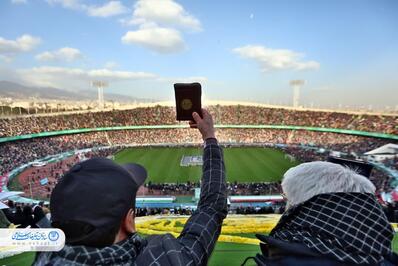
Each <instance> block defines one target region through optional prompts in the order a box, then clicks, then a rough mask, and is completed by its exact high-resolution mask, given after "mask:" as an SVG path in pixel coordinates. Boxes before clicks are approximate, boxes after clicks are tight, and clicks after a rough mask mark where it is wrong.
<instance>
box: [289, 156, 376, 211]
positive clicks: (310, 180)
mask: <svg viewBox="0 0 398 266" xmlns="http://www.w3.org/2000/svg"><path fill="white" fill-rule="evenodd" d="M282 189H283V192H284V193H285V195H286V197H287V205H288V207H291V206H294V205H297V204H300V203H302V202H304V201H307V200H309V199H310V198H312V197H313V196H316V195H318V194H324V193H336V192H360V193H375V191H376V188H375V186H374V185H373V183H372V182H371V181H370V180H369V179H367V178H366V177H364V176H362V175H359V174H357V173H356V172H355V171H353V170H351V169H349V168H347V167H344V166H341V165H339V164H334V163H329V162H321V161H316V162H310V163H303V164H300V165H298V166H296V167H292V168H290V169H289V170H288V171H287V172H286V173H285V175H284V177H283V181H282Z"/></svg>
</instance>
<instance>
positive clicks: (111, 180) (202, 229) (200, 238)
mask: <svg viewBox="0 0 398 266" xmlns="http://www.w3.org/2000/svg"><path fill="white" fill-rule="evenodd" d="M202 113H203V119H202V118H201V117H200V116H199V114H197V113H193V118H194V120H195V121H192V122H191V123H190V126H191V127H192V128H198V129H199V131H200V133H201V135H202V137H203V140H204V153H203V174H202V185H201V196H200V200H199V203H198V208H197V210H196V211H195V212H194V213H193V214H192V216H191V217H190V218H189V219H188V220H187V223H186V224H185V226H184V229H183V231H182V232H181V234H180V236H179V237H177V238H174V237H173V236H172V235H171V234H165V235H156V236H149V237H148V238H146V239H144V238H141V237H140V236H138V234H137V232H136V230H135V213H134V210H135V195H136V191H137V190H138V188H139V186H140V185H142V184H143V183H144V181H145V179H146V170H145V169H144V168H143V167H142V166H140V165H137V164H126V165H122V166H121V165H117V164H116V163H114V162H113V161H111V160H108V159H105V158H95V159H91V160H87V161H85V162H81V163H78V164H76V165H74V166H73V167H72V168H71V169H70V170H69V172H68V173H67V174H66V175H65V176H64V177H63V178H62V179H61V180H60V181H59V183H58V184H57V186H56V187H55V189H54V191H53V192H52V195H51V205H50V206H51V213H52V225H53V226H54V227H57V228H60V229H62V230H63V231H64V232H65V235H66V245H65V247H64V248H63V249H62V250H61V251H59V252H47V253H46V252H43V253H40V254H38V255H37V257H36V260H35V265H105V264H106V265H184V266H185V265H206V264H207V261H208V259H209V257H210V254H211V252H212V251H213V249H214V245H215V243H216V241H217V239H218V236H219V235H220V231H221V225H222V222H223V220H224V218H225V217H226V215H227V195H226V184H225V166H224V161H223V155H222V150H221V148H220V146H219V145H218V143H217V140H216V138H215V131H214V126H213V119H212V117H211V115H210V114H209V113H208V112H207V110H205V109H203V110H202Z"/></svg>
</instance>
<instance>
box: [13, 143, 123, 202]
mask: <svg viewBox="0 0 398 266" xmlns="http://www.w3.org/2000/svg"><path fill="white" fill-rule="evenodd" d="M119 150H120V148H119V147H109V148H106V149H100V150H99V149H95V150H91V151H86V152H84V153H80V154H76V155H72V156H70V157H67V158H63V159H62V160H60V161H56V162H49V163H46V164H45V165H41V166H40V167H38V166H33V167H28V168H27V169H26V170H24V171H23V172H22V173H20V174H19V175H18V183H19V184H20V185H21V188H22V190H23V191H24V192H25V195H26V196H29V197H31V198H35V199H45V200H48V199H49V198H50V195H51V191H52V190H53V188H54V187H55V185H56V184H57V182H58V179H59V178H61V177H62V176H63V175H64V173H65V172H66V171H68V170H69V169H70V168H71V167H72V166H73V165H74V164H75V163H77V162H79V161H81V160H85V159H90V158H94V157H108V156H110V155H112V154H114V153H116V152H118V151H119ZM43 181H44V182H43ZM12 189H15V190H19V187H15V188H12Z"/></svg>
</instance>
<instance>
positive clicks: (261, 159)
mask: <svg viewBox="0 0 398 266" xmlns="http://www.w3.org/2000/svg"><path fill="white" fill-rule="evenodd" d="M201 154H202V149H201V148H195V147H176V148H163V147H152V148H148V147H145V148H127V149H124V150H122V151H120V152H119V153H117V154H116V155H115V160H116V162H118V163H128V162H136V163H139V164H141V165H143V166H145V168H146V169H147V170H148V176H149V178H148V179H147V182H148V181H151V182H153V183H177V182H179V183H184V182H187V181H198V180H199V179H200V177H201V173H202V169H201V167H200V166H188V167H187V166H180V162H181V159H182V157H183V156H195V155H201ZM224 160H225V165H226V169H227V181H229V182H234V181H238V182H272V181H278V180H280V179H281V178H282V176H283V174H284V172H286V170H287V169H289V168H290V167H292V166H295V165H297V164H298V162H297V161H291V160H290V159H289V158H287V157H286V154H285V153H284V152H283V151H280V150H277V149H272V148H258V147H240V148H224Z"/></svg>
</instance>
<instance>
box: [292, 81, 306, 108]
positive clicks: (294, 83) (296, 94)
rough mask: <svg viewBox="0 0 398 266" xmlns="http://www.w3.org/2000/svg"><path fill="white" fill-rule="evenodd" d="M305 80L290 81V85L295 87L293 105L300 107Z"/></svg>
mask: <svg viewBox="0 0 398 266" xmlns="http://www.w3.org/2000/svg"><path fill="white" fill-rule="evenodd" d="M304 83H305V80H302V79H294V80H291V81H290V82H289V84H290V86H291V87H292V88H293V107H294V108H298V107H299V100H300V88H301V87H302V86H303V85H304Z"/></svg>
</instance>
